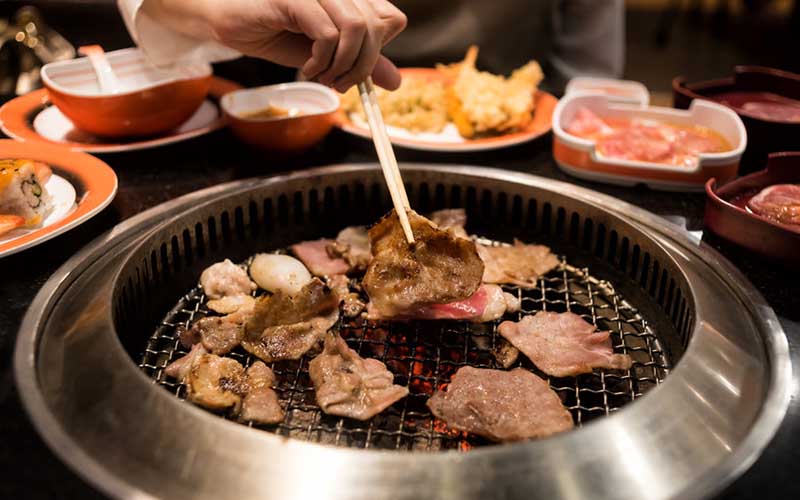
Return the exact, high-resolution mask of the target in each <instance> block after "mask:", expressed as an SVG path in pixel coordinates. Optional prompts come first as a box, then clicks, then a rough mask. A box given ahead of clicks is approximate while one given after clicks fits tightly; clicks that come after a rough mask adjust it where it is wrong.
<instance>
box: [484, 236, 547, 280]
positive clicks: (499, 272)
mask: <svg viewBox="0 0 800 500" xmlns="http://www.w3.org/2000/svg"><path fill="white" fill-rule="evenodd" d="M478 255H480V257H481V259H482V260H483V264H484V271H483V282H484V283H498V284H499V283H509V284H513V285H519V286H522V287H534V286H536V280H537V278H539V276H542V275H544V274H547V273H548V272H550V271H551V270H553V269H555V268H556V267H558V264H559V260H558V257H556V256H555V255H554V254H553V253H552V252H550V249H549V248H548V247H546V246H544V245H526V244H524V243H522V242H520V241H518V240H514V245H512V246H486V245H478Z"/></svg>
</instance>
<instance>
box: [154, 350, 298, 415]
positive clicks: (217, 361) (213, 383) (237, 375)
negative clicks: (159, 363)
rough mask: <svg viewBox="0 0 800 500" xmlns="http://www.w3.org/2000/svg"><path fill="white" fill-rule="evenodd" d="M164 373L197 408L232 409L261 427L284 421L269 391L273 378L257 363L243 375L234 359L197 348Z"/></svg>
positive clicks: (275, 395)
mask: <svg viewBox="0 0 800 500" xmlns="http://www.w3.org/2000/svg"><path fill="white" fill-rule="evenodd" d="M164 371H165V373H166V374H167V375H169V376H171V377H175V378H177V379H178V380H180V381H181V383H183V384H185V385H186V399H188V400H189V401H191V402H193V403H195V404H197V405H199V406H203V407H205V408H209V409H212V410H227V409H231V410H232V412H233V413H234V414H237V413H239V414H240V417H241V418H242V419H244V420H250V421H253V422H257V423H262V424H273V423H277V422H280V421H281V420H283V410H282V409H281V406H280V403H279V402H278V395H277V394H276V393H275V391H273V390H272V385H273V384H274V383H275V374H274V373H272V370H270V369H269V367H267V365H265V364H264V363H262V362H260V361H256V362H255V363H253V365H252V366H250V368H248V369H247V371H246V372H245V370H244V368H243V367H242V365H241V364H240V363H239V362H238V361H236V360H235V359H231V358H224V357H220V356H216V355H214V354H209V353H208V352H206V350H205V349H204V348H203V346H202V345H201V344H196V345H195V346H194V347H193V348H192V350H191V351H190V352H189V354H187V355H185V356H183V357H182V358H179V359H177V360H175V361H173V362H172V363H171V364H170V365H169V366H167V368H166V369H165V370H164Z"/></svg>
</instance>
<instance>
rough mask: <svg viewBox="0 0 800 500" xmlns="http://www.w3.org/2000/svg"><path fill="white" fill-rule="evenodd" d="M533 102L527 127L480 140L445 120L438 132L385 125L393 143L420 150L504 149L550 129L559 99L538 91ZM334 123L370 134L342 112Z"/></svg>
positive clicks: (410, 73)
mask: <svg viewBox="0 0 800 500" xmlns="http://www.w3.org/2000/svg"><path fill="white" fill-rule="evenodd" d="M400 73H401V74H402V75H403V76H404V77H416V78H422V79H426V80H429V81H430V80H432V81H435V80H443V79H444V76H443V75H442V74H441V72H439V71H437V70H436V69H434V68H402V69H401V70H400ZM535 103H536V105H535V108H534V111H533V120H531V122H530V123H529V124H528V126H527V127H525V128H524V129H522V130H519V131H516V132H512V133H508V134H502V135H497V136H492V137H482V138H479V139H465V138H464V137H461V135H459V133H458V130H457V129H456V127H455V125H454V124H452V123H448V124H447V125H446V126H445V128H444V130H442V131H441V132H439V133H421V134H414V133H412V132H409V131H408V130H405V129H402V128H398V127H392V126H387V131H388V133H389V139H390V140H391V141H392V144H394V145H396V146H402V147H406V148H409V149H417V150H420V151H438V152H447V153H459V152H470V151H488V150H492V149H500V148H506V147H509V146H514V145H516V144H522V143H524V142H528V141H532V140H534V139H536V138H538V137H541V136H543V135H544V134H546V133H547V132H549V131H550V129H551V128H552V124H553V110H554V109H555V107H556V104H557V103H558V99H556V98H555V96H553V95H552V94H549V93H547V92H544V91H542V90H537V91H536V96H535ZM337 126H338V127H339V128H341V129H342V130H344V131H345V132H349V133H351V134H354V135H357V136H360V137H364V138H367V139H370V138H371V137H372V136H371V134H370V132H369V128H368V126H367V125H366V123H363V122H361V121H360V120H359V119H358V118H356V119H355V121H354V119H353V117H351V116H347V114H346V113H344V112H340V113H339V115H338V120H337Z"/></svg>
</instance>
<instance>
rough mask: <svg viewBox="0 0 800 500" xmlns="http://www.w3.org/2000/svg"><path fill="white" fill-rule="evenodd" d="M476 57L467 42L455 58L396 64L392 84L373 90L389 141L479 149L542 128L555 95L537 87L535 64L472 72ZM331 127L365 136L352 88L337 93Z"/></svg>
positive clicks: (443, 149)
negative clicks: (395, 84)
mask: <svg viewBox="0 0 800 500" xmlns="http://www.w3.org/2000/svg"><path fill="white" fill-rule="evenodd" d="M477 58H478V47H477V46H474V45H473V46H471V47H470V48H469V50H468V51H467V55H466V57H465V58H464V60H463V61H461V62H458V63H454V64H448V65H444V64H440V65H437V67H436V68H403V69H401V70H400V73H401V74H402V76H403V83H402V84H401V85H400V88H399V89H397V90H395V91H393V92H389V91H385V90H383V89H377V96H378V104H379V105H380V107H381V111H382V112H383V119H384V121H385V122H386V125H387V130H388V133H389V138H390V139H391V141H392V144H395V145H397V146H403V147H407V148H411V149H418V150H423V151H441V152H467V151H484V150H490V149H499V148H504V147H508V146H513V145H515V144H521V143H523V142H527V141H531V140H533V139H536V138H537V137H540V136H542V135H544V134H546V133H547V132H549V131H550V129H551V125H552V116H553V110H554V108H555V106H556V104H557V103H558V99H556V98H555V97H554V96H553V95H552V94H549V93H547V92H544V91H542V90H539V88H538V87H539V83H540V82H541V80H542V78H543V76H544V75H543V73H542V69H541V68H540V67H539V63H537V62H536V61H530V62H528V63H527V64H525V65H524V66H522V67H520V68H518V69H516V70H514V71H513V72H512V73H511V75H510V76H508V77H505V76H502V75H495V74H492V73H488V72H486V71H479V70H478V69H477V68H476V65H475V64H476V60H477ZM339 127H340V128H341V129H342V130H344V131H346V132H349V133H352V134H355V135H358V136H361V137H365V138H369V137H370V131H369V126H368V125H367V120H366V117H365V116H364V111H363V109H362V108H361V101H360V99H359V96H358V89H357V88H355V87H354V88H351V89H350V90H349V91H348V92H347V93H345V94H343V95H342V110H341V113H340V115H339Z"/></svg>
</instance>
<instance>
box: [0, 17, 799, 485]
mask: <svg viewBox="0 0 800 500" xmlns="http://www.w3.org/2000/svg"><path fill="white" fill-rule="evenodd" d="M3 3H4V4H5V5H2V6H0V14H3V15H6V14H7V13H8V12H11V11H12V8H15V7H14V5H15V4H16V5H17V6H18V4H19V2H3ZM40 3H44V4H47V5H51V6H50V7H49V12H50V13H51V17H50V19H51V21H52V23H53V24H54V25H56V27H57V28H59V29H62V32H63V33H64V34H65V35H67V36H68V38H69V39H70V40H72V41H74V42H75V43H76V44H78V45H80V44H84V43H89V42H100V43H103V44H104V45H105V46H106V47H107V48H116V47H124V46H127V45H129V43H130V41H129V40H128V39H127V37H126V36H124V35H123V36H122V37H120V36H119V35H118V34H119V33H124V30H123V29H122V28H121V25H120V22H119V19H115V18H110V17H108V10H103V9H101V8H92V9H81V10H80V11H77V10H75V9H71V8H70V9H66V8H65V9H64V10H63V12H62V11H60V10H59V11H56V10H54V7H52V5H53V4H58V2H52V3H50V4H48V3H47V2H40ZM62 3H63V2H62ZM111 4H112V3H110V2H109V6H110V5H111ZM109 6H105V7H109ZM78 14H80V15H78ZM647 19H649V18H647ZM109 23H110V24H109ZM88 24H91V25H100V24H103V25H104V27H105V29H103V30H99V31H94V30H90V31H86V30H83V29H82V28H81V26H87V25H88ZM644 24H646V23H636V24H633V26H634V27H636V26H644ZM629 25H631V24H630V23H629ZM646 31H647V30H646ZM631 33H633V34H634V35H635V34H636V31H635V30H633V31H631V30H630V29H629V37H630V36H631ZM648 33H649V31H648ZM706 46H708V44H700V45H697V46H693V48H692V49H691V50H695V49H696V48H697V47H700V48H701V49H702V47H706ZM676 50H677V51H678V52H680V51H681V49H680V47H678V48H677V49H676ZM706 52H714V53H715V54H716V51H714V50H711V51H709V50H707V51H706ZM659 57H661V56H660V55H659ZM714 57H715V58H716V55H715V56H714ZM715 58H712V59H714V60H716V59H715ZM665 60H667V61H669V60H673V61H674V60H675V58H673V59H669V58H668V59H665ZM644 66H646V67H647V68H645V67H644ZM644 66H643V67H642V68H640V69H641V70H642V71H645V69H646V71H645V73H646V74H652V70H653V67H652V66H653V65H652V64H650V60H648V62H647V64H645V65H644ZM726 66H727V63H726ZM648 68H649V69H648ZM634 69H635V68H634ZM217 70H218V73H221V74H223V75H224V76H228V77H230V78H233V79H235V80H237V81H240V82H242V83H244V84H246V85H254V84H258V83H265V82H268V81H285V80H288V79H291V76H292V74H291V72H288V71H281V70H277V69H276V68H274V67H272V68H269V69H268V70H265V69H264V67H263V66H262V65H254V64H253V62H252V61H246V60H245V61H238V62H236V63H227V64H225V65H222V66H220V67H218V68H217ZM669 71H671V70H668V72H669ZM714 71H715V72H716V73H717V74H719V72H718V70H717V69H714ZM671 74H675V73H674V72H673V73H671ZM698 75H700V73H698ZM700 76H710V75H704V74H703V75H700ZM660 80H664V78H661V79H660ZM550 145H551V139H550V137H549V136H548V137H543V138H541V139H539V140H537V141H535V142H533V143H529V144H526V145H522V146H517V147H513V148H509V149H505V150H501V151H494V152H487V153H479V154H462V155H441V154H429V153H421V152H414V151H406V150H398V151H397V156H398V159H399V160H401V161H416V162H430V163H459V164H471V165H482V166H490V167H497V168H504V169H510V170H516V171H522V172H527V173H531V174H535V175H541V176H544V177H550V178H556V179H560V180H567V181H569V182H573V183H575V184H579V185H582V186H586V187H589V188H591V189H595V190H597V191H600V192H603V193H606V194H610V195H612V196H616V197H619V198H621V199H623V200H625V201H628V202H630V203H634V204H636V205H638V206H641V207H643V208H645V209H647V210H650V211H652V212H654V213H656V214H659V215H662V216H665V217H667V218H669V219H670V220H673V221H677V222H680V223H681V224H683V225H685V226H686V228H687V229H689V230H692V231H696V230H702V214H703V206H704V196H703V195H701V194H679V193H663V192H656V191H650V190H647V189H638V188H637V189H628V188H618V187H611V186H605V185H601V184H593V183H587V182H582V181H578V180H575V179H571V178H569V177H567V176H565V175H564V174H562V173H561V172H560V171H559V170H558V169H557V168H556V166H555V164H554V162H553V160H552V157H551V155H550ZM101 158H102V159H103V160H105V161H106V162H107V163H109V164H110V165H111V166H112V167H113V168H114V170H115V171H116V173H117V175H118V177H119V192H118V194H117V196H116V199H115V200H114V202H113V203H112V204H111V205H110V206H109V207H107V208H106V209H105V210H103V211H102V212H101V213H100V214H99V215H97V216H96V217H95V218H94V219H92V220H90V221H89V222H87V223H85V224H83V225H81V226H79V227H78V228H75V229H73V230H72V231H70V232H68V233H66V234H64V235H61V236H59V237H57V238H54V239H53V240H50V241H48V242H46V243H43V244H41V245H39V246H37V247H34V248H32V249H29V250H27V251H25V252H23V253H20V254H17V255H13V256H10V257H6V258H3V259H0V471H2V474H3V479H2V480H0V499H5V498H15V499H16V498H81V499H86V498H99V497H101V495H100V494H99V493H97V492H96V491H95V490H93V489H92V488H91V487H90V486H89V485H87V484H86V483H85V482H83V481H82V480H81V479H79V478H78V477H77V476H76V475H75V474H74V473H73V472H71V471H70V470H69V469H68V468H67V467H66V466H64V465H63V464H62V463H61V462H60V461H59V460H58V459H57V458H56V457H55V456H54V455H53V454H52V453H51V452H50V451H49V450H48V449H47V447H46V446H45V445H44V443H43V442H42V441H41V439H39V437H38V436H37V434H36V432H35V431H34V429H33V427H32V425H31V423H30V421H29V420H28V418H27V416H26V415H25V412H24V410H23V409H22V407H21V405H20V402H19V398H18V395H17V393H16V388H15V385H14V381H13V375H12V367H11V359H12V354H13V349H14V341H15V338H16V335H17V329H18V327H19V324H20V321H21V319H22V316H23V315H24V313H25V310H26V309H27V307H28V305H29V304H30V302H31V301H32V299H33V297H34V296H35V294H36V292H37V291H38V290H39V288H40V287H41V286H42V285H43V284H44V282H45V281H46V280H47V279H48V277H49V276H50V275H51V274H52V273H53V272H54V271H55V270H56V269H57V268H58V267H59V266H60V265H61V264H62V263H63V262H64V261H65V260H66V259H67V258H68V257H69V256H71V255H72V254H74V253H75V252H76V251H77V250H79V249H80V248H81V247H83V246H84V245H85V244H86V243H88V242H89V241H91V240H92V239H93V238H94V237H96V236H98V235H100V234H102V233H103V232H105V231H107V230H109V229H110V228H111V227H113V226H114V225H115V224H117V223H119V222H121V221H122V220H125V219H126V218H129V217H131V216H132V215H135V214H137V213H139V212H141V211H143V210H145V209H147V208H150V207H152V206H155V205H157V204H159V203H161V202H164V201H167V200H170V199H172V198H175V197H176V196H180V195H182V194H185V193H188V192H191V191H194V190H197V189H201V188H204V187H208V186H212V185H215V184H218V183H221V182H225V181H229V180H234V179H241V178H247V177H254V176H263V175H270V174H274V173H278V172H283V171H288V170H292V169H298V168H307V167H310V166H317V165H325V164H331V163H342V162H362V161H374V160H375V153H374V150H373V149H372V146H371V144H370V143H369V142H367V141H364V140H362V139H358V138H354V137H350V136H347V135H345V134H343V133H341V132H338V131H334V133H332V134H331V135H330V136H329V137H328V138H327V139H326V140H325V141H324V142H323V143H322V144H320V145H319V146H318V147H316V148H314V150H312V151H310V152H308V153H307V154H304V155H303V156H301V157H295V158H277V157H275V156H274V155H269V154H264V153H260V152H257V151H254V150H252V149H249V148H247V147H245V146H243V145H241V144H240V143H239V142H237V141H236V140H235V139H234V138H233V137H232V136H231V135H230V134H229V132H227V131H220V132H217V133H214V134H211V135H209V136H206V137H201V138H197V139H194V140H191V141H187V142H184V143H180V144H175V145H171V146H167V147H162V148H157V149H152V150H146V151H139V152H130V153H120V154H113V155H104V156H101ZM703 239H704V241H706V242H707V243H709V244H710V245H711V246H713V247H714V248H716V249H717V250H719V251H720V252H722V254H724V255H725V256H726V257H728V258H729V259H730V260H731V261H732V262H733V263H734V264H735V265H736V266H738V267H739V268H740V269H741V270H742V271H743V272H744V274H745V275H746V276H747V277H748V278H749V279H750V280H751V281H752V283H753V285H754V286H755V287H756V288H757V289H758V290H759V291H760V292H761V293H762V294H763V295H764V296H765V298H766V299H767V301H768V302H769V303H770V305H771V306H772V307H773V308H774V309H775V311H776V313H777V314H778V315H779V317H780V321H781V324H782V325H783V327H784V330H785V331H786V334H787V337H788V338H789V344H790V349H791V355H792V359H793V364H794V366H796V367H797V366H800V363H799V362H800V307H799V306H800V299H798V292H799V291H800V286H798V283H799V282H800V279H798V278H800V273H798V272H797V271H789V270H786V269H780V268H778V267H775V266H773V265H772V264H770V263H769V262H765V261H764V260H763V259H762V258H760V257H758V256H756V255H753V254H751V253H749V252H747V251H744V250H742V249H739V248H737V247H735V246H732V245H730V244H727V243H725V242H723V241H719V240H718V239H716V238H714V237H713V236H712V235H709V234H704V236H703ZM799 250H800V249H799ZM793 376H794V384H793V387H794V388H795V393H793V395H792V403H791V406H790V408H789V412H788V415H787V417H786V419H785V420H784V423H783V424H782V426H781V428H780V430H779V431H778V433H777V435H776V436H775V438H774V439H773V441H772V442H771V443H770V445H769V447H768V448H767V450H766V451H765V452H764V454H763V455H762V457H761V459H760V460H759V461H758V462H757V463H756V464H755V465H754V466H753V467H752V468H751V469H750V470H749V471H748V472H746V473H745V474H744V475H743V476H742V477H741V478H740V479H739V480H737V481H736V482H735V483H734V484H733V485H732V486H731V487H730V488H728V489H727V490H726V491H725V492H724V493H723V494H722V495H721V496H722V497H723V498H735V499H749V498H753V497H759V498H800V483H798V482H797V481H796V476H797V474H796V473H798V472H800V403H798V400H797V391H798V389H797V388H800V376H798V373H797V372H796V371H795V373H794V375H793ZM110 445H112V446H113V443H112V444H110Z"/></svg>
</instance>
